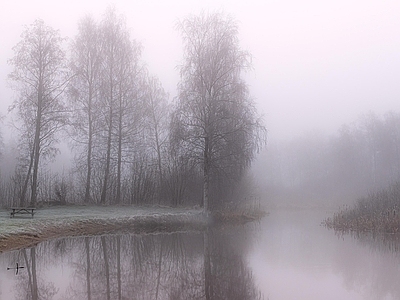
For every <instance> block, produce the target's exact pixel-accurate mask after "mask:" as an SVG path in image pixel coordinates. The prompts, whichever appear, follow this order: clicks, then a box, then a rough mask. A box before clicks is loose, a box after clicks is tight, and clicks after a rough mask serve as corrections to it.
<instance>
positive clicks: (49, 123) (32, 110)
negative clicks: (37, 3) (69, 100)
mask: <svg viewBox="0 0 400 300" xmlns="http://www.w3.org/2000/svg"><path fill="white" fill-rule="evenodd" d="M21 38H22V39H21V41H20V42H19V43H18V44H17V45H16V46H15V47H14V48H13V50H14V53H15V55H14V57H13V58H12V59H11V60H10V61H9V62H10V64H11V65H12V66H13V67H14V70H13V71H12V73H10V74H9V78H10V79H11V80H12V82H13V87H14V88H15V90H16V91H18V98H17V99H16V100H15V101H14V103H13V106H12V107H11V109H16V110H17V115H18V117H19V119H20V124H21V126H20V129H21V136H22V137H23V138H24V144H25V145H26V146H27V147H29V150H28V151H29V154H28V156H29V159H28V161H29V163H28V164H29V166H28V168H27V174H26V177H25V181H24V186H23V189H22V192H21V197H20V205H24V204H25V196H26V192H27V187H28V182H29V180H31V200H30V205H32V206H35V205H36V200H37V185H38V171H39V160H40V158H41V157H43V158H46V157H48V156H52V155H54V154H55V153H56V152H57V148H56V143H57V142H58V138H57V133H58V131H59V130H60V129H61V127H62V126H63V125H64V124H65V121H66V119H65V106H64V103H63V101H62V96H63V91H64V89H65V87H66V83H67V77H66V64H65V52H64V50H63V49H62V42H63V38H61V37H60V34H59V32H58V31H56V30H54V29H53V28H51V27H49V26H47V25H45V23H44V22H43V21H42V20H36V21H35V22H34V23H33V24H32V25H30V26H28V27H26V29H25V30H24V32H23V33H22V35H21ZM31 176H32V178H31Z"/></svg>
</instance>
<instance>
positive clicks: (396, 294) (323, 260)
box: [0, 211, 400, 300]
mask: <svg viewBox="0 0 400 300" xmlns="http://www.w3.org/2000/svg"><path fill="white" fill-rule="evenodd" d="M329 215H330V214H328V213H323V212H320V211H272V212H271V214H270V215H269V216H268V217H266V218H265V219H264V220H263V221H262V222H261V224H256V225H254V224H252V225H251V226H248V227H245V228H243V227H235V228H225V229H219V230H210V231H208V232H204V233H203V232H199V233H174V234H158V235H143V236H139V235H129V234H121V235H105V236H96V237H82V238H69V239H60V240H55V241H49V242H45V243H41V244H39V245H38V246H37V247H36V248H29V249H25V250H20V251H13V252H9V253H4V254H1V255H0V299H4V300H10V299H63V300H64V299H93V300H95V299H96V300H97V299H113V300H114V299H185V300H186V299H212V300H215V299H233V300H235V299H237V300H245V299H269V300H291V299H307V300H314V299H315V300H316V299H324V300H329V299H332V300H333V299H335V300H337V299H341V300H346V299H349V300H350V299H351V300H361V299H363V300H365V299H367V300H372V299H379V300H382V299H400V284H399V281H400V254H399V253H400V250H399V249H400V236H394V235H392V236H374V235H360V236H350V235H345V236H338V235H336V234H335V233H334V232H333V231H329V230H327V229H325V228H324V227H322V226H320V223H321V220H322V219H324V218H325V217H326V216H329ZM17 262H18V263H19V264H20V266H21V265H22V266H24V267H25V268H24V269H22V270H19V274H18V275H15V271H13V270H10V271H7V267H12V266H15V265H16V263H17ZM13 272H14V273H13Z"/></svg>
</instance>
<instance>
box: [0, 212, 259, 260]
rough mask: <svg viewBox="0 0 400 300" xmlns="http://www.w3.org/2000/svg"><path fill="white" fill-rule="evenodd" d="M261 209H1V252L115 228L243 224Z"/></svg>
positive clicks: (199, 227) (169, 228)
mask: <svg viewBox="0 0 400 300" xmlns="http://www.w3.org/2000/svg"><path fill="white" fill-rule="evenodd" d="M262 216H263V214H262V213H258V214H257V213H255V212H237V213H233V212H226V213H221V212H220V213H218V214H212V215H211V216H208V215H206V214H204V213H203V210H202V209H200V208H198V209H185V208H165V207H140V208H139V207H132V206H59V207H51V208H41V209H38V210H37V213H36V214H35V216H34V218H31V217H30V216H29V215H24V216H18V217H15V218H10V211H7V210H1V211H0V252H4V251H9V250H13V249H19V248H24V247H28V246H31V245H34V244H37V243H39V242H41V241H44V240H48V239H53V238H58V237H65V236H80V235H96V234H103V233H107V232H115V231H128V232H130V233H155V232H171V231H178V230H203V229H204V228H205V227H206V226H208V225H210V224H212V223H222V222H226V223H231V224H232V223H236V224H239V223H240V224H243V223H246V222H250V221H254V220H256V219H257V218H261V217H262Z"/></svg>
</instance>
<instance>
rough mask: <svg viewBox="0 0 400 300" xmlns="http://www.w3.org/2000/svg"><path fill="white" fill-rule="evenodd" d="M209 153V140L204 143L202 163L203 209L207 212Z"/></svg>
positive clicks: (206, 138) (206, 139)
mask: <svg viewBox="0 0 400 300" xmlns="http://www.w3.org/2000/svg"><path fill="white" fill-rule="evenodd" d="M209 156H210V153H209V138H208V137H205V141H204V162H203V176H204V177H203V209H204V212H209V186H210V157H209Z"/></svg>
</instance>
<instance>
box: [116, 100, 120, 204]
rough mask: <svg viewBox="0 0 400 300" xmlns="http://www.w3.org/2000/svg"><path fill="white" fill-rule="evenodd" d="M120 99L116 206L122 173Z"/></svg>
mask: <svg viewBox="0 0 400 300" xmlns="http://www.w3.org/2000/svg"><path fill="white" fill-rule="evenodd" d="M121 102H122V99H121V96H120V101H119V120H118V158H117V197H116V199H115V202H116V203H117V204H119V203H120V201H121V172H122V170H121V169H122V103H121Z"/></svg>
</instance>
